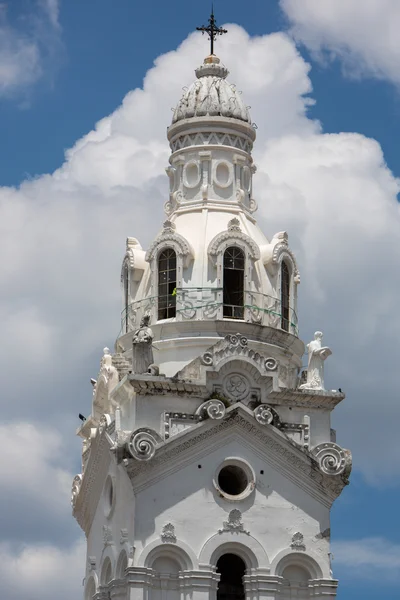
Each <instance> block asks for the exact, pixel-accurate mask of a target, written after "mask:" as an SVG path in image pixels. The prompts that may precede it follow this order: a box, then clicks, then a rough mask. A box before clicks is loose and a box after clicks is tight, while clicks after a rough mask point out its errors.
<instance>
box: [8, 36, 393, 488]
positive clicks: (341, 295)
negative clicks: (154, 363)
mask: <svg viewBox="0 0 400 600" xmlns="http://www.w3.org/2000/svg"><path fill="white" fill-rule="evenodd" d="M228 27H229V30H230V36H226V38H225V39H222V40H221V41H220V43H219V54H220V57H221V59H222V60H223V62H225V63H226V64H227V65H228V67H229V69H230V71H231V75H230V77H229V79H230V81H231V82H233V83H235V84H236V85H237V86H238V88H239V89H241V90H243V93H244V96H245V100H246V103H247V104H249V105H251V107H252V109H251V112H252V117H253V119H254V121H255V122H256V123H257V125H258V130H257V135H258V141H257V145H256V149H255V159H256V162H257V164H258V167H259V170H258V173H257V176H256V178H255V195H256V198H257V199H258V201H259V206H260V210H259V213H258V218H259V220H260V224H261V225H262V227H263V229H264V230H265V231H266V233H267V234H268V235H269V236H270V237H271V235H272V234H273V233H275V232H276V231H280V230H282V229H287V230H288V231H289V234H290V239H291V244H292V246H293V249H294V250H295V251H296V252H297V254H298V259H299V263H300V266H301V271H302V275H303V281H302V285H301V288H300V296H301V304H300V326H301V330H302V333H303V337H306V338H307V337H308V336H310V335H311V334H312V332H313V330H314V329H320V328H321V329H322V330H324V331H325V332H326V342H327V344H329V345H330V346H331V347H332V348H333V350H334V355H333V357H332V358H330V359H329V361H328V363H327V379H328V383H329V384H331V385H332V387H342V388H343V389H345V390H346V391H348V392H349V399H348V400H347V401H346V403H345V404H344V405H343V407H341V408H339V409H338V411H337V417H336V421H335V423H336V425H337V428H338V430H339V441H340V442H341V443H343V444H344V445H346V446H349V447H351V448H352V449H353V450H354V452H355V458H356V466H357V467H358V468H359V469H362V470H363V472H364V473H365V474H367V475H368V476H369V477H370V478H371V480H372V478H373V477H378V476H379V477H383V478H384V477H386V478H388V475H389V473H391V472H392V471H393V468H394V467H396V465H397V467H398V458H397V457H396V456H395V453H396V448H395V442H394V440H395V439H396V435H397V429H396V425H395V419H396V416H397V412H398V407H397V402H396V397H397V391H396V386H395V382H394V381H393V378H391V377H390V373H391V372H392V371H391V369H394V368H395V358H394V357H395V355H396V352H395V345H394V343H395V339H396V335H397V334H398V330H399V326H400V319H399V317H398V314H397V312H398V311H396V307H395V298H396V295H398V286H397V283H396V278H395V277H393V273H392V270H391V268H390V263H389V261H388V260H387V257H388V256H391V257H397V256H398V252H399V250H398V248H399V247H400V244H399V240H398V231H399V227H398V225H399V215H398V204H397V200H396V194H397V191H398V182H397V180H396V178H395V177H394V176H393V174H392V173H391V172H390V171H389V170H388V168H387V167H386V165H385V161H384V157H383V155H382V151H381V148H380V146H379V144H378V143H377V142H375V141H373V140H370V139H367V138H365V137H364V136H362V135H358V134H351V133H349V134H337V135H326V134H323V133H322V130H321V125H320V124H319V123H318V122H315V121H313V120H311V119H309V117H308V115H307V109H308V106H309V105H310V102H311V100H310V97H309V93H310V92H311V90H312V86H311V81H310V78H309V70H310V66H309V65H308V64H307V63H306V62H305V61H304V60H303V58H302V57H301V56H300V55H299V53H298V51H297V50H296V47H295V45H294V43H293V41H292V40H291V39H290V38H289V37H288V36H286V35H285V34H273V35H269V36H262V37H258V38H254V39H252V38H250V37H249V36H248V35H247V33H246V32H245V31H244V30H243V29H241V28H240V27H237V26H235V25H229V26H228ZM204 53H205V48H204V40H203V39H202V38H201V35H199V34H193V35H190V36H189V37H188V38H187V39H186V40H185V41H184V42H183V43H182V45H181V46H180V47H179V48H178V49H177V50H176V51H173V52H169V53H167V54H165V55H163V56H161V57H159V58H158V59H157V60H156V61H155V66H154V67H153V68H152V69H151V70H150V71H149V72H148V73H147V74H146V77H145V79H144V82H143V88H142V89H137V90H134V91H133V92H131V93H129V94H128V95H127V96H126V97H125V98H124V100H123V102H122V105H121V106H120V107H119V108H118V109H117V110H116V111H115V112H114V113H113V114H111V115H110V116H108V117H105V118H104V119H103V120H102V121H100V122H99V123H98V124H97V126H96V128H95V129H94V130H93V131H92V132H90V133H89V134H88V135H86V136H85V137H84V138H82V139H81V140H79V141H78V142H77V143H76V144H75V146H74V147H73V148H71V149H70V150H69V151H68V152H67V153H66V159H65V163H64V164H63V165H62V166H61V167H60V168H59V169H58V170H57V171H56V172H55V173H53V174H52V175H46V176H41V177H39V178H37V179H34V180H32V181H25V182H23V183H22V185H21V186H20V187H19V188H18V189H15V188H1V189H0V228H1V235H0V245H1V252H2V255H3V256H7V257H8V260H7V262H6V264H5V267H6V268H4V269H3V270H2V271H1V273H0V284H1V285H2V287H3V289H4V293H3V295H2V298H3V300H2V305H1V314H2V315H4V316H6V317H7V322H8V325H7V326H6V334H7V335H6V337H7V339H9V340H10V344H9V345H8V346H7V347H2V348H1V349H0V359H1V361H2V364H3V365H4V369H5V372H6V373H7V375H8V378H9V383H8V384H7V385H6V389H5V390H4V395H3V397H4V399H5V400H3V406H5V407H6V410H7V413H8V415H9V417H10V418H15V417H16V415H17V413H20V411H21V410H23V411H24V414H25V415H26V418H27V419H29V418H33V417H35V418H37V413H38V411H41V413H42V414H43V418H44V420H45V421H46V423H47V424H50V423H55V424H56V426H57V428H59V429H60V430H61V431H62V433H63V434H64V435H66V434H67V432H68V436H69V440H71V441H70V443H71V445H72V444H73V441H72V439H71V437H70V436H71V435H72V431H73V423H74V418H75V417H74V416H75V415H76V414H77V413H78V412H83V413H85V412H87V411H85V408H84V407H85V406H86V407H88V406H89V403H90V390H91V388H90V384H89V382H88V379H89V377H90V376H92V375H95V374H96V369H97V368H98V359H99V355H100V352H101V349H102V347H103V346H104V345H112V342H113V339H115V336H116V335H117V333H118V330H119V317H118V315H119V311H120V308H121V307H120V290H119V271H120V264H121V259H122V256H123V253H124V240H125V238H126V237H127V236H128V235H134V236H137V237H139V239H140V241H141V242H142V245H143V246H144V247H146V246H147V245H148V244H149V242H150V241H151V239H152V238H153V237H154V236H155V234H156V232H157V230H158V229H159V227H160V225H161V223H162V221H163V213H162V206H163V204H164V202H165V200H166V198H167V194H168V191H167V181H166V176H165V175H164V174H163V169H164V167H165V166H166V164H167V161H168V154H169V150H168V146H167V143H166V137H165V128H166V126H167V125H168V124H169V122H170V120H171V110H170V109H171V107H173V106H174V105H175V104H176V102H177V100H178V99H179V97H180V95H181V93H182V86H183V85H189V84H190V83H191V82H192V81H193V78H194V74H193V70H194V68H195V67H196V66H197V65H198V64H200V62H201V61H202V59H203V57H204ZM160 99H162V101H160ZM157 215H158V216H157ZM377 279H378V280H379V282H378V283H377ZM306 341H308V340H306ZM21 371H23V373H24V378H21V377H20V376H19V375H20V373H21ZM393 372H394V370H393ZM24 380H25V381H24ZM26 380H28V381H29V385H30V397H29V398H27V397H26ZM377 397H379V399H380V410H381V411H387V414H388V415H390V418H389V419H387V424H386V432H385V434H383V433H380V432H379V431H375V422H376V408H375V402H376V398H377ZM31 398H35V400H34V402H33V401H31ZM372 431H373V435H374V439H375V440H376V441H377V443H378V440H379V444H380V447H381V451H382V452H385V453H386V455H387V457H388V459H387V461H386V465H387V471H386V472H385V470H384V469H383V470H382V465H381V461H380V459H379V457H376V456H375V450H374V447H372V445H370V444H369V443H368V440H369V435H370V433H369V434H368V435H367V434H366V432H372ZM76 448H77V453H78V443H76ZM76 456H77V454H76Z"/></svg>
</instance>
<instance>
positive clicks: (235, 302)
mask: <svg viewBox="0 0 400 600" xmlns="http://www.w3.org/2000/svg"><path fill="white" fill-rule="evenodd" d="M223 281H224V287H223V305H224V310H223V316H224V317H228V318H230V319H243V317H244V252H243V250H241V249H240V248H238V247H237V246H231V247H229V248H227V249H226V250H225V252H224V280H223Z"/></svg>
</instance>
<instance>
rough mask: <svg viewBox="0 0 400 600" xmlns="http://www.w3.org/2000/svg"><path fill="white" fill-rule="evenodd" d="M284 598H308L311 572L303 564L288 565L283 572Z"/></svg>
mask: <svg viewBox="0 0 400 600" xmlns="http://www.w3.org/2000/svg"><path fill="white" fill-rule="evenodd" d="M282 577H283V578H284V580H285V581H284V585H283V590H282V591H283V593H284V598H304V599H306V598H308V597H309V594H308V580H309V579H310V574H309V572H308V571H307V569H305V568H304V567H303V566H300V565H288V566H287V567H286V568H285V569H284V570H283V572H282Z"/></svg>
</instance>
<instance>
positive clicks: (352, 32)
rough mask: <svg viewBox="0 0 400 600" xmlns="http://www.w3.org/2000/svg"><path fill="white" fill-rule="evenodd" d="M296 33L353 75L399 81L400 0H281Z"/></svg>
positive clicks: (312, 47) (296, 35)
mask: <svg viewBox="0 0 400 600" xmlns="http://www.w3.org/2000/svg"><path fill="white" fill-rule="evenodd" d="M280 4H281V7H282V9H283V10H284V12H285V13H286V15H287V16H288V18H289V20H290V22H291V24H292V25H293V33H294V35H295V37H296V38H297V39H298V40H300V41H301V42H303V43H304V44H305V45H306V46H307V47H308V48H309V49H310V50H311V51H313V52H315V53H317V54H320V57H321V52H322V53H323V54H324V57H325V58H328V57H330V58H333V57H340V59H342V60H343V62H344V67H345V70H346V72H347V73H348V74H351V75H353V76H360V75H369V76H373V77H378V78H384V79H388V80H390V81H393V82H394V83H396V84H399V83H400V73H399V69H398V65H399V61H400V40H399V35H398V31H399V28H400V4H399V2H398V0H323V2H321V0H280Z"/></svg>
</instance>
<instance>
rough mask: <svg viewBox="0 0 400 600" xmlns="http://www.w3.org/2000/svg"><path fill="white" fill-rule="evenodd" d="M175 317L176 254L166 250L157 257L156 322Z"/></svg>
mask: <svg viewBox="0 0 400 600" xmlns="http://www.w3.org/2000/svg"><path fill="white" fill-rule="evenodd" d="M175 316H176V253H175V250H173V249H172V248H166V249H165V250H163V251H162V252H160V255H159V257H158V320H159V321H160V320H161V319H171V318H173V317H175Z"/></svg>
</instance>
